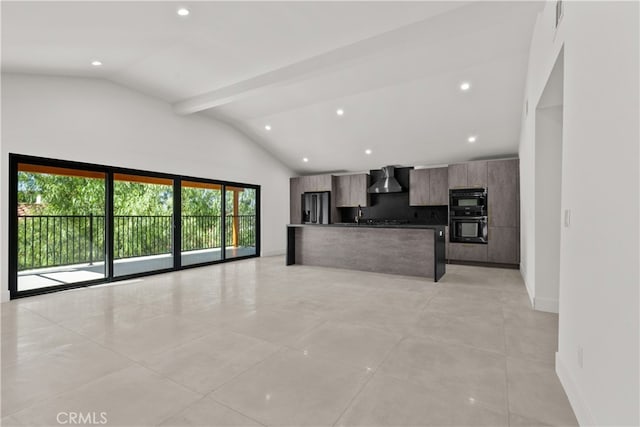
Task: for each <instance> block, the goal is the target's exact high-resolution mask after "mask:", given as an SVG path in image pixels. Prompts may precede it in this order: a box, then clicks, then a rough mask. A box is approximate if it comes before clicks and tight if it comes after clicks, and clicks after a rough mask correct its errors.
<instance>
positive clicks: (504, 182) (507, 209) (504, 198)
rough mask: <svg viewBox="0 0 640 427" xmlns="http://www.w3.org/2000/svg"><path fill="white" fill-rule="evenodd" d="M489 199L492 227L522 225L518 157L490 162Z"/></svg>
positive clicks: (490, 224)
mask: <svg viewBox="0 0 640 427" xmlns="http://www.w3.org/2000/svg"><path fill="white" fill-rule="evenodd" d="M488 184H489V185H488V195H487V197H488V199H489V226H490V227H518V226H519V225H520V197H519V189H520V184H519V168H518V159H508V160H491V161H489V162H488Z"/></svg>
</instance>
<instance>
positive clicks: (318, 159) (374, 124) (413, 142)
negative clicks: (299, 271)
mask: <svg viewBox="0 0 640 427" xmlns="http://www.w3.org/2000/svg"><path fill="white" fill-rule="evenodd" d="M180 6H186V7H188V8H189V9H190V11H191V14H190V15H189V16H188V17H186V18H181V17H179V16H177V15H176V13H175V12H176V10H177V8H178V7H180ZM542 6H543V4H542V3H540V2H535V3H534V2H450V1H449V2H406V3H405V2H192V3H174V2H2V71H3V72H24V73H39V74H53V75H71V76H90V77H101V78H105V79H108V80H111V81H114V82H116V83H119V84H122V85H124V86H127V87H131V88H133V89H135V90H138V91H141V92H144V93H147V94H150V95H152V96H155V97H158V98H161V99H163V100H165V101H167V102H169V103H172V104H173V105H174V110H175V111H176V113H178V114H194V113H198V114H205V115H210V116H213V117H216V118H218V119H222V120H224V121H226V122H228V123H231V124H232V125H233V126H235V127H237V128H238V129H240V130H241V131H243V132H245V133H246V134H248V135H249V136H251V137H252V138H253V139H254V140H255V141H256V143H258V144H260V145H262V146H263V147H264V148H266V149H267V150H268V151H270V152H272V153H273V154H274V155H275V156H276V157H278V158H279V159H280V160H281V161H283V162H284V163H285V164H287V165H288V166H289V167H291V168H292V169H294V170H296V171H298V172H301V173H311V172H321V171H359V170H368V169H372V168H378V167H380V166H383V165H386V164H396V165H428V164H443V163H451V162H455V161H464V160H469V159H472V158H481V157H492V156H501V155H509V154H514V153H516V152H517V144H518V137H519V132H520V115H521V112H522V102H523V94H524V82H525V73H526V65H527V58H528V50H529V44H530V40H531V34H532V30H533V24H534V21H535V18H536V14H537V13H538V12H539V11H540V10H541V8H542ZM94 59H99V60H101V61H102V62H103V63H104V65H103V67H101V68H95V67H92V66H91V65H90V62H91V61H92V60H94ZM461 81H470V82H471V84H472V88H471V90H470V91H468V92H464V93H463V92H461V91H460V90H459V88H458V86H459V84H460V82H461ZM337 108H343V109H344V111H345V114H344V116H342V117H338V116H337V115H336V109H337ZM265 124H270V125H271V126H272V130H271V131H269V132H267V131H266V130H265V129H264V126H265ZM471 134H473V135H478V140H477V142H476V143H475V144H468V143H467V142H466V140H467V137H468V136H469V135H471ZM365 149H371V150H373V154H371V155H369V156H368V155H365V154H364V150H365ZM303 157H308V158H309V162H308V163H303V162H302V158H303Z"/></svg>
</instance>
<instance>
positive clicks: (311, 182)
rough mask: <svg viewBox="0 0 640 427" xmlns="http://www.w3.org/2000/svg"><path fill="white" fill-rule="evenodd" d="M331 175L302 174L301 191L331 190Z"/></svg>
mask: <svg viewBox="0 0 640 427" xmlns="http://www.w3.org/2000/svg"><path fill="white" fill-rule="evenodd" d="M332 178H333V175H310V176H303V177H301V179H302V192H303V193H307V192H309V191H331V180H332Z"/></svg>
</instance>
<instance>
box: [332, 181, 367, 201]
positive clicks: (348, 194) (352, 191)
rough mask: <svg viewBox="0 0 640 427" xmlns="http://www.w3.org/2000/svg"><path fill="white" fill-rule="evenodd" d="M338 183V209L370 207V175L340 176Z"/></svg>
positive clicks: (336, 194) (336, 192)
mask: <svg viewBox="0 0 640 427" xmlns="http://www.w3.org/2000/svg"><path fill="white" fill-rule="evenodd" d="M334 179H335V181H336V191H335V206H336V207H338V208H352V207H357V206H358V205H360V206H362V207H366V206H368V205H369V194H368V193H367V190H368V189H369V175H367V174H366V173H361V174H355V175H338V176H335V177H334Z"/></svg>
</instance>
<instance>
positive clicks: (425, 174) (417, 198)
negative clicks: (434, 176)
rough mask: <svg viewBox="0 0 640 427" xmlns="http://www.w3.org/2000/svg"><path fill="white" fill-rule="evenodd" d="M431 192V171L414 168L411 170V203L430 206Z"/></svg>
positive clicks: (412, 204)
mask: <svg viewBox="0 0 640 427" xmlns="http://www.w3.org/2000/svg"><path fill="white" fill-rule="evenodd" d="M430 192H431V171H430V170H429V169H412V170H410V171H409V205H411V206H428V205H429V202H430V200H431V199H430Z"/></svg>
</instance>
